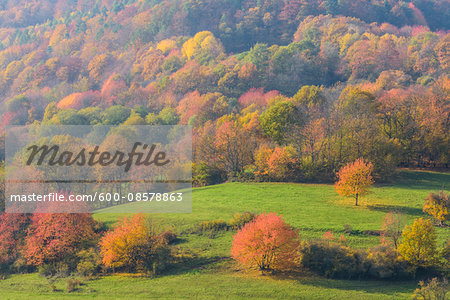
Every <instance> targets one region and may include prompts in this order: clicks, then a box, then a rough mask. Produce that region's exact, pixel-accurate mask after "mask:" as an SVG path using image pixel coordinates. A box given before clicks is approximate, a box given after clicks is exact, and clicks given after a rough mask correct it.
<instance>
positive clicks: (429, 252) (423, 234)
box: [398, 218, 437, 267]
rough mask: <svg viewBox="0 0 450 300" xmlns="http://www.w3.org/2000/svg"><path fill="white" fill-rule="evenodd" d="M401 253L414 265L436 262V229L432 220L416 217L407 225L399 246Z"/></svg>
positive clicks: (429, 264)
mask: <svg viewBox="0 0 450 300" xmlns="http://www.w3.org/2000/svg"><path fill="white" fill-rule="evenodd" d="M398 252H399V254H400V255H401V256H402V257H403V258H404V259H405V260H406V261H407V262H409V263H411V264H412V265H414V266H423V267H427V266H432V265H433V264H435V263H436V256H437V251H436V231H435V230H434V228H433V224H432V223H431V221H430V220H426V219H423V218H419V219H415V220H414V223H413V224H412V225H410V226H408V225H407V226H405V229H403V233H402V241H401V242H400V244H399V246H398Z"/></svg>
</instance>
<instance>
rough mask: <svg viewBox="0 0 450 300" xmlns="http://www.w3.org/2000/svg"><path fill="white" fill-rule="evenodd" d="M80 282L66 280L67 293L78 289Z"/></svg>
mask: <svg viewBox="0 0 450 300" xmlns="http://www.w3.org/2000/svg"><path fill="white" fill-rule="evenodd" d="M80 285H81V282H80V281H79V280H78V279H67V292H68V293H71V292H74V291H76V290H77V289H78V287H79V286H80Z"/></svg>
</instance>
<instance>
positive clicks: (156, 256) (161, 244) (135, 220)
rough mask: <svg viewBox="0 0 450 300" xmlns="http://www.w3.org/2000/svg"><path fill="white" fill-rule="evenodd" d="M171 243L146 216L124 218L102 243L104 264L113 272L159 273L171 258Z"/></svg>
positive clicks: (101, 249)
mask: <svg viewBox="0 0 450 300" xmlns="http://www.w3.org/2000/svg"><path fill="white" fill-rule="evenodd" d="M167 242H168V241H167V240H166V239H165V238H163V237H162V236H161V235H159V234H156V233H154V232H153V231H152V228H151V227H150V224H149V223H148V220H146V218H145V217H144V216H143V215H142V214H136V215H134V216H132V217H128V218H127V217H124V218H122V219H121V220H120V221H119V222H118V223H117V224H116V226H115V227H114V229H112V230H111V231H109V232H107V233H106V234H105V235H104V236H103V237H102V239H101V240H100V243H99V245H100V253H101V256H102V263H103V264H104V265H105V266H106V267H108V268H112V269H113V270H116V269H125V270H129V271H139V270H141V271H146V272H153V273H157V272H158V271H160V270H161V269H162V268H163V267H164V264H165V263H166V259H167V258H168V256H169V249H168V248H167Z"/></svg>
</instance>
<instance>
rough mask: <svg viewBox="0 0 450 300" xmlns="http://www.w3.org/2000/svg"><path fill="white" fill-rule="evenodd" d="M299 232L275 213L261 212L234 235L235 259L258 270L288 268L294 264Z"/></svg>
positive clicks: (233, 248)
mask: <svg viewBox="0 0 450 300" xmlns="http://www.w3.org/2000/svg"><path fill="white" fill-rule="evenodd" d="M298 246H299V241H298V233H297V231H295V230H294V229H292V228H291V226H290V225H289V224H287V223H286V222H285V221H284V220H283V219H282V218H281V217H280V216H278V215H277V214H275V213H269V214H261V215H259V216H257V217H256V218H255V219H254V220H253V221H252V222H250V223H247V224H246V225H245V226H244V227H242V228H241V229H239V230H238V232H237V234H236V235H235V236H234V237H233V243H232V247H231V254H232V256H233V258H234V259H236V260H237V261H239V262H240V263H242V264H244V265H247V266H249V267H257V268H259V269H260V270H288V269H292V268H294V267H295V266H296V265H297V258H298Z"/></svg>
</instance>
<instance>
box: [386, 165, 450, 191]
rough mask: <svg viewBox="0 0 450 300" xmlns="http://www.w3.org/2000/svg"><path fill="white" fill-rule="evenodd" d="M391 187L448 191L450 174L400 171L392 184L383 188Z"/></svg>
mask: <svg viewBox="0 0 450 300" xmlns="http://www.w3.org/2000/svg"><path fill="white" fill-rule="evenodd" d="M391 185H395V186H396V187H401V188H408V189H419V190H430V191H437V190H448V189H450V173H443V172H426V171H413V170H402V171H400V172H399V174H398V175H397V176H396V178H395V179H394V182H393V183H392V184H385V185H384V186H391ZM381 186H383V185H381Z"/></svg>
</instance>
